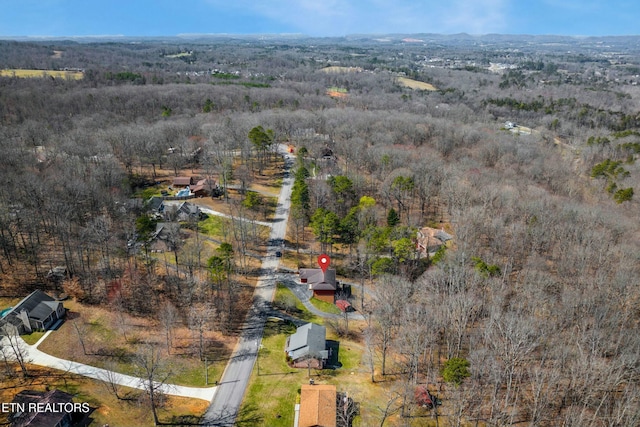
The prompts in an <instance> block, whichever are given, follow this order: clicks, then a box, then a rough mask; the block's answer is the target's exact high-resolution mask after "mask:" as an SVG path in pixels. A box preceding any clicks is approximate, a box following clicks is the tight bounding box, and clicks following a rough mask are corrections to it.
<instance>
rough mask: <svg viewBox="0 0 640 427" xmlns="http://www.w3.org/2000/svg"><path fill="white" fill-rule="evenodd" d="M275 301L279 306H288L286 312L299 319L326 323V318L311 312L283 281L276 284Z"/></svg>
mask: <svg viewBox="0 0 640 427" xmlns="http://www.w3.org/2000/svg"><path fill="white" fill-rule="evenodd" d="M273 303H274V305H275V306H276V307H278V308H281V309H282V308H283V307H286V310H285V311H286V312H287V313H289V314H291V315H292V316H295V317H297V318H299V319H302V320H306V321H307V322H313V323H318V324H320V325H322V324H324V319H322V318H320V317H318V316H316V315H315V314H313V313H311V312H310V311H309V310H307V308H306V307H305V306H304V305H303V304H302V303H301V302H300V300H299V299H298V298H297V297H296V296H295V295H294V294H293V292H291V291H290V290H289V288H287V287H286V286H285V285H283V284H282V283H278V284H276V294H275V296H274V298H273Z"/></svg>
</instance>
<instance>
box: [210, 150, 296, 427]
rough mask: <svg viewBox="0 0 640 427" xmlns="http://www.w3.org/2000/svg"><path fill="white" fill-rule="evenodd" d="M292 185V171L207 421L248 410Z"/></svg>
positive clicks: (223, 422) (224, 421) (228, 420)
mask: <svg viewBox="0 0 640 427" xmlns="http://www.w3.org/2000/svg"><path fill="white" fill-rule="evenodd" d="M286 149H287V147H286V146H283V145H281V146H280V149H279V151H280V152H281V153H283V154H284V153H286ZM287 158H288V156H287ZM292 163H293V162H292V161H291V160H286V161H285V169H289V168H290V167H291V165H292ZM292 186H293V178H292V177H291V176H290V174H289V176H288V177H286V178H284V180H283V182H282V188H281V189H280V196H279V197H278V205H277V207H276V214H275V217H274V221H273V223H272V224H270V225H271V233H270V234H269V246H268V248H267V255H266V256H265V257H264V259H263V261H262V271H263V275H262V276H261V277H260V279H259V280H258V284H257V287H256V290H255V293H254V295H253V307H252V308H251V310H250V311H249V313H248V314H247V319H246V320H245V325H244V328H243V332H242V335H241V337H240V340H239V342H238V344H237V345H236V348H235V350H234V352H233V354H232V355H231V360H230V361H229V363H228V364H227V367H226V369H225V371H224V373H223V375H222V379H221V381H220V384H219V385H218V391H217V392H216V393H215V396H214V398H213V400H212V402H211V405H210V406H209V408H208V409H207V412H206V413H205V415H204V419H203V422H202V424H203V425H208V426H233V425H234V424H235V423H236V420H237V419H238V420H241V419H242V418H243V415H244V414H240V413H239V410H240V405H241V404H242V399H243V397H244V393H245V390H246V388H247V385H248V384H249V378H250V376H251V371H252V370H253V365H254V364H255V361H256V355H257V353H258V349H259V348H260V342H261V341H262V333H263V331H264V323H265V320H266V317H267V316H268V315H269V314H270V312H271V310H270V307H269V306H270V303H271V300H272V299H273V294H274V292H275V272H276V269H277V267H278V263H279V259H278V258H276V256H275V253H276V251H277V250H279V249H281V246H280V243H279V242H281V241H282V240H283V239H284V238H285V234H286V231H287V220H288V218H289V208H290V205H291V200H290V198H291V189H292Z"/></svg>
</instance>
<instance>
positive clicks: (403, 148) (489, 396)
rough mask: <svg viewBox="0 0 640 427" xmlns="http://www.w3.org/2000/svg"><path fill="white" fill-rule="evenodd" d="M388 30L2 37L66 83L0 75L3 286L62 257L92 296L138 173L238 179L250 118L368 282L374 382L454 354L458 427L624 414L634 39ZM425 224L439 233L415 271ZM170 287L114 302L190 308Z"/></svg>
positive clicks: (631, 385) (635, 249) (126, 215)
mask: <svg viewBox="0 0 640 427" xmlns="http://www.w3.org/2000/svg"><path fill="white" fill-rule="evenodd" d="M403 38H405V37H404V36H389V37H379V38H377V39H373V38H368V37H365V36H362V37H350V38H340V39H298V38H288V39H277V38H265V39H263V40H260V39H252V38H247V39H241V38H237V39H231V38H227V39H224V38H218V39H197V40H196V39H193V40H191V39H179V40H178V39H132V40H114V41H101V42H97V41H93V40H82V41H80V42H79V41H64V40H48V41H38V42H35V41H0V68H2V69H7V70H18V69H34V70H65V69H67V70H81V71H82V72H83V74H84V77H83V78H82V79H63V78H54V77H51V76H44V77H39V78H20V77H19V76H17V75H15V76H10V75H9V76H3V77H0V151H1V152H2V156H1V160H0V163H1V164H2V167H0V180H2V182H3V183H4V185H2V186H1V187H0V272H1V273H2V278H1V279H0V280H1V281H0V290H1V293H2V294H3V295H5V296H7V295H11V296H18V295H20V292H21V289H22V288H23V287H25V286H39V285H41V284H46V286H49V287H52V288H53V287H55V286H57V285H56V284H55V283H51V281H50V280H49V279H48V278H47V273H48V272H49V271H50V269H51V268H52V267H53V266H58V265H59V266H64V267H65V268H66V270H67V271H68V275H69V277H70V278H73V280H74V281H75V286H76V288H75V289H76V291H77V293H78V295H82V296H83V298H84V300H86V301H87V302H89V303H92V304H101V303H102V302H103V299H104V298H105V295H106V294H107V288H106V285H105V284H106V283H108V282H109V281H110V280H112V279H114V278H116V277H121V276H122V275H123V273H124V272H125V271H128V272H130V271H131V269H133V268H134V267H132V263H133V262H134V261H135V255H134V254H131V253H130V251H129V250H128V242H130V241H131V240H132V239H136V238H137V237H136V236H137V235H139V233H140V230H141V229H142V228H141V225H140V220H139V219H138V218H140V215H141V212H140V211H139V210H137V209H134V208H130V207H129V206H130V205H131V200H132V199H134V198H136V197H137V198H139V197H141V194H142V193H143V191H144V189H145V188H148V187H150V186H153V185H154V184H155V181H156V176H155V173H156V170H171V171H173V170H175V171H176V174H177V171H179V170H182V169H184V168H192V169H194V170H196V169H197V170H200V171H206V173H207V174H210V175H211V176H215V177H216V180H217V181H219V182H222V181H223V180H225V179H227V178H228V179H229V180H230V182H234V183H237V184H239V183H242V185H243V188H244V183H245V181H246V182H250V181H251V179H252V178H251V177H252V176H253V177H254V178H255V176H257V175H259V174H260V173H261V168H262V163H258V162H262V160H264V159H267V158H268V157H267V155H268V153H267V148H266V146H263V147H262V148H260V150H262V149H264V153H260V152H259V151H256V150H258V149H257V148H256V147H257V146H256V145H255V141H253V143H252V139H251V132H254V135H256V131H255V129H258V127H259V126H260V127H261V128H260V129H262V131H264V132H265V133H264V135H267V133H266V130H269V132H270V133H269V134H268V137H267V136H265V138H267V139H266V140H264V141H267V143H268V144H271V143H284V144H290V145H291V146H292V147H295V149H296V150H300V149H301V148H303V147H304V150H305V151H306V153H307V154H306V156H305V157H304V159H305V160H304V161H300V162H299V164H297V169H298V170H299V171H300V170H302V169H303V168H304V169H305V173H302V172H301V173H300V182H301V183H300V184H299V188H298V190H297V191H299V193H297V196H296V198H297V199H296V202H295V203H294V207H293V209H294V210H293V211H292V214H291V217H290V230H292V229H293V228H294V227H295V228H297V227H298V225H299V226H301V227H303V228H304V227H308V229H309V230H311V229H312V230H314V232H315V233H316V237H317V238H318V239H319V241H321V242H322V244H323V245H324V246H323V248H326V249H327V250H331V249H332V247H333V245H336V246H340V245H342V246H341V247H342V248H343V249H344V254H345V256H344V264H343V265H342V266H341V268H342V270H343V272H344V273H346V274H350V275H351V276H355V277H359V276H360V275H366V276H367V278H368V279H373V282H375V283H376V289H377V292H378V294H379V297H378V298H377V299H376V301H374V302H373V303H372V306H373V308H372V315H371V319H372V320H371V322H370V326H369V327H370V330H371V331H370V333H371V334H372V336H373V338H372V340H371V342H372V343H374V344H372V345H373V346H374V347H375V348H376V349H377V350H376V351H378V352H380V351H382V350H380V349H381V348H383V346H387V345H389V343H390V342H393V343H394V344H393V345H392V346H391V347H393V350H391V349H389V350H387V348H388V347H384V349H385V350H384V351H389V355H390V360H391V359H392V358H393V359H394V360H395V362H394V363H395V364H396V365H394V367H391V365H389V366H386V367H384V366H383V367H381V368H379V367H377V366H376V369H378V370H379V369H382V372H383V374H384V370H385V368H386V369H391V370H393V371H394V372H396V373H397V372H402V375H401V377H402V378H403V380H402V381H406V382H407V383H413V384H415V383H416V382H417V381H418V378H427V381H432V382H435V378H436V377H437V376H438V375H440V370H439V368H440V362H439V361H438V360H437V359H439V358H443V359H452V358H463V359H465V360H467V361H468V365H469V375H468V378H467V376H466V375H465V376H463V377H455V378H457V379H456V380H455V381H453V380H452V381H453V382H456V383H458V384H459V385H458V386H456V387H453V386H452V387H450V388H449V392H448V396H447V397H448V398H449V400H450V402H455V405H454V406H455V408H454V409H455V411H456V412H455V414H453V415H451V417H454V418H455V417H458V419H461V420H482V422H485V423H487V425H511V424H515V423H526V424H529V425H559V424H562V425H567V426H583V425H587V424H589V423H591V425H598V426H605V425H629V426H631V425H638V424H639V423H640V420H639V419H638V418H639V417H640V415H639V414H640V406H639V402H640V390H639V389H638V384H639V383H640V382H639V381H640V377H639V374H638V370H639V368H640V356H639V355H640V339H639V338H638V334H637V328H638V322H639V321H640V305H639V304H640V291H639V290H638V287H637V286H638V283H640V222H639V221H638V201H637V199H636V198H635V197H634V190H637V189H638V188H640V169H639V168H638V166H637V163H636V161H637V159H638V156H639V154H640V88H639V87H638V82H639V81H640V52H638V48H637V46H638V43H637V41H638V40H637V39H636V38H627V37H616V38H579V39H574V38H552V37H541V36H540V37H525V36H522V37H511V38H509V37H507V36H485V37H471V36H467V35H457V36H435V35H418V36H416V35H414V36H412V40H414V39H418V40H421V41H420V42H415V40H414V41H412V42H406V41H403ZM399 77H406V78H409V79H411V80H412V81H417V82H422V83H428V84H430V85H432V86H433V90H421V89H412V88H410V87H406V86H403V85H402V84H400V83H399V80H398V78H399ZM261 135H262V134H261ZM264 141H263V142H264ZM268 144H267V145H268ZM170 153H174V154H170ZM175 153H180V154H175ZM194 153H196V154H197V155H195V154H194ZM251 153H257V154H256V156H257V157H256V158H251V159H250V157H251V156H252V154H251ZM261 155H262V156H264V158H263V157H260V156H261ZM238 158H241V160H238ZM302 158H303V157H302V156H299V159H302ZM256 159H257V160H256ZM258 165H259V166H260V167H258ZM232 169H233V170H232ZM323 176H324V177H326V178H329V179H324V180H322V179H319V177H323ZM296 179H298V178H296ZM303 183H306V184H303ZM319 208H321V209H322V210H320V209H319ZM295 209H298V211H296V210H295ZM391 211H393V212H394V214H393V215H388V213H389V212H391ZM329 213H330V214H331V215H329ZM334 217H335V218H334ZM298 222H299V223H298ZM296 224H297V225H296ZM143 225H144V224H143ZM427 225H431V226H434V228H445V227H446V229H447V230H448V232H450V233H451V234H453V235H454V236H455V238H454V244H453V245H452V246H451V247H448V249H447V250H446V253H444V254H440V255H439V256H438V258H437V259H436V261H437V262H435V261H434V260H433V259H430V260H429V263H428V264H425V263H424V262H423V263H420V259H419V258H420V257H418V256H417V255H416V253H415V250H414V247H415V244H414V243H413V242H414V240H415V232H416V230H417V229H420V228H421V227H425V226H427ZM327 230H328V231H327ZM290 233H293V232H292V231H290ZM290 240H292V241H295V240H296V237H295V236H294V235H293V234H290ZM347 248H348V250H347ZM178 253H179V251H178V249H176V251H175V254H176V264H177V263H178ZM347 253H348V254H349V255H346V254H347ZM180 256H181V257H182V256H183V255H182V253H181V255H180ZM221 256H222V255H221ZM183 259H184V258H180V260H181V261H182V260H183ZM132 260H133V261H132ZM364 260H366V262H367V263H368V266H369V267H368V268H367V267H366V266H365V267H363V265H364V264H363V262H364ZM182 262H186V261H182ZM204 262H205V261H204V260H203V261H202V263H204ZM142 264H143V263H141V266H140V268H142ZM221 265H222V264H221ZM427 267H428V268H427ZM154 280H161V279H157V278H156V279H154ZM162 280H165V279H162ZM172 280H174V279H172ZM180 280H186V279H180ZM166 281H167V283H165V284H164V285H163V287H162V289H163V290H162V293H161V294H155V295H154V294H153V292H151V291H150V290H149V289H146V290H145V286H142V285H140V286H138V287H136V290H135V292H132V295H133V294H136V296H137V297H138V298H134V297H133V296H131V297H130V300H129V301H127V303H126V307H127V310H129V311H130V312H133V313H137V314H146V315H149V314H151V313H153V312H154V310H157V306H158V304H159V303H160V302H161V300H162V299H163V298H168V299H172V300H173V302H174V303H175V304H176V305H177V306H178V307H187V306H189V305H190V304H193V303H194V302H196V301H195V300H196V299H197V298H199V294H198V293H197V292H193V291H192V290H189V289H191V288H190V287H189V286H186V287H183V286H181V285H175V283H174V284H172V283H169V279H168V278H167V279H166ZM132 286H133V285H132ZM136 292H137V293H136ZM145 297H147V298H146V299H145ZM423 325H430V327H429V328H422V326H423ZM421 328H422V329H425V330H424V333H423V334H418V335H420V336H418V337H416V336H415V334H413V331H416V330H421V331H422V329H421ZM410 338H414V339H415V340H414V341H410ZM385 340H387V341H385ZM428 354H429V355H437V356H433V357H432V356H427V355H428ZM392 356H393V357H392ZM434 358H435V359H436V360H434ZM376 363H377V362H376ZM383 363H384V362H383ZM403 364H404V365H403ZM400 365H402V366H400ZM447 375H450V374H447ZM450 408H451V407H450ZM403 411H404V408H403ZM378 422H379V421H378ZM407 422H409V421H407ZM452 425H453V424H452Z"/></svg>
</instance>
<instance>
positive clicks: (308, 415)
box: [293, 384, 337, 427]
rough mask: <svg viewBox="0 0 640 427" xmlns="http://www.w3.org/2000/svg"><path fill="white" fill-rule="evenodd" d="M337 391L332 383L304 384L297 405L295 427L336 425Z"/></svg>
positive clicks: (329, 426) (333, 426)
mask: <svg viewBox="0 0 640 427" xmlns="http://www.w3.org/2000/svg"><path fill="white" fill-rule="evenodd" d="M336 408H337V393H336V386H334V385H330V384H304V385H302V387H300V404H299V405H296V412H295V419H294V423H293V425H294V427H336V424H337V421H336V418H337V417H336Z"/></svg>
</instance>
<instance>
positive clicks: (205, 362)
mask: <svg viewBox="0 0 640 427" xmlns="http://www.w3.org/2000/svg"><path fill="white" fill-rule="evenodd" d="M204 383H205V385H209V367H208V366H207V355H206V354H205V356H204Z"/></svg>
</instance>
